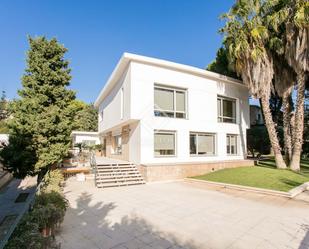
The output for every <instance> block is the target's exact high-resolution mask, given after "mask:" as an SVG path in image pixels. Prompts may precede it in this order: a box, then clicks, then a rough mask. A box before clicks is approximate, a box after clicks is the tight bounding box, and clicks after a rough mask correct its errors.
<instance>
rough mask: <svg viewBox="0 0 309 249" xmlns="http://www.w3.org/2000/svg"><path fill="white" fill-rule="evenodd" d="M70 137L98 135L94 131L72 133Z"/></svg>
mask: <svg viewBox="0 0 309 249" xmlns="http://www.w3.org/2000/svg"><path fill="white" fill-rule="evenodd" d="M72 135H99V133H98V132H96V131H72V133H71V136H72Z"/></svg>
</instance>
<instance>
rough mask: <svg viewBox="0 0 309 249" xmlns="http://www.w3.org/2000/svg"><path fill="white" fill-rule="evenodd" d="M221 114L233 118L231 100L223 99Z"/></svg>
mask: <svg viewBox="0 0 309 249" xmlns="http://www.w3.org/2000/svg"><path fill="white" fill-rule="evenodd" d="M223 116H225V117H230V118H233V117H234V115H233V101H231V100H226V99H224V100H223Z"/></svg>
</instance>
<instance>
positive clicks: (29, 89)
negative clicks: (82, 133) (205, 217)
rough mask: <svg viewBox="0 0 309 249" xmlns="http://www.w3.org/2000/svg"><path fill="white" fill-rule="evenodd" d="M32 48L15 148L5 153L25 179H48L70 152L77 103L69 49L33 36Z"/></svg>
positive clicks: (15, 106)
mask: <svg viewBox="0 0 309 249" xmlns="http://www.w3.org/2000/svg"><path fill="white" fill-rule="evenodd" d="M29 44H30V49H29V51H28V53H27V67H26V70H25V73H24V75H23V76H22V89H21V90H19V91H18V95H19V97H20V98H19V99H16V100H14V101H13V103H12V105H11V113H12V117H13V118H12V119H11V120H10V122H9V127H10V139H9V145H8V146H7V147H5V148H4V149H3V150H2V151H1V152H0V156H1V158H2V162H3V164H4V166H5V168H6V169H7V170H9V171H10V172H12V173H13V174H14V176H15V177H19V178H23V177H25V176H26V175H36V174H39V175H42V174H44V172H46V170H48V169H49V168H50V167H51V166H52V165H53V164H55V163H57V162H60V161H61V160H62V158H63V157H64V156H65V155H66V154H67V152H68V149H69V146H70V133H71V130H72V120H73V115H72V110H71V108H70V105H71V103H72V101H73V100H74V99H75V92H74V91H72V90H69V89H68V86H69V82H70V80H71V75H70V71H71V70H70V69H69V67H68V65H69V62H68V61H67V60H66V59H64V55H65V53H66V52H67V49H66V48H65V47H64V46H63V45H61V44H59V43H58V41H57V40H56V39H55V38H53V39H50V40H48V39H46V38H45V37H37V38H31V37H29ZM39 178H40V177H39Z"/></svg>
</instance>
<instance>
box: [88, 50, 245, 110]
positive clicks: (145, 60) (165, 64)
mask: <svg viewBox="0 0 309 249" xmlns="http://www.w3.org/2000/svg"><path fill="white" fill-rule="evenodd" d="M131 61H134V62H138V63H142V64H148V65H154V66H158V67H162V68H167V69H171V70H176V71H181V72H185V73H189V74H193V75H197V76H200V77H205V78H208V79H213V80H219V81H221V82H225V83H231V84H237V85H241V86H243V87H246V86H245V85H244V84H243V82H242V81H240V80H237V79H234V78H231V77H227V76H225V75H221V74H218V73H214V72H210V71H208V70H205V69H201V68H197V67H192V66H188V65H183V64H179V63H175V62H171V61H166V60H161V59H156V58H152V57H147V56H142V55H136V54H131V53H124V54H123V55H122V57H121V58H120V60H119V62H118V64H117V66H116V68H115V69H114V71H113V72H112V74H111V76H110V77H109V79H108V80H107V83H106V84H105V86H104V87H103V89H102V90H101V92H100V94H99V96H98V97H97V99H96V101H95V102H94V106H95V107H96V108H98V107H99V105H100V103H101V102H102V101H103V100H104V98H105V97H106V96H107V95H108V93H109V92H110V91H111V90H112V89H113V87H114V86H115V84H116V83H117V81H118V80H119V78H120V77H121V76H122V74H123V72H124V71H125V70H126V68H127V67H128V65H129V63H130V62H131Z"/></svg>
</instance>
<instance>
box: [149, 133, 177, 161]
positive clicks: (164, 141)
mask: <svg viewBox="0 0 309 249" xmlns="http://www.w3.org/2000/svg"><path fill="white" fill-rule="evenodd" d="M175 145H176V135H175V132H174V131H155V133H154V154H155V156H175V155H176V149H175Z"/></svg>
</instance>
